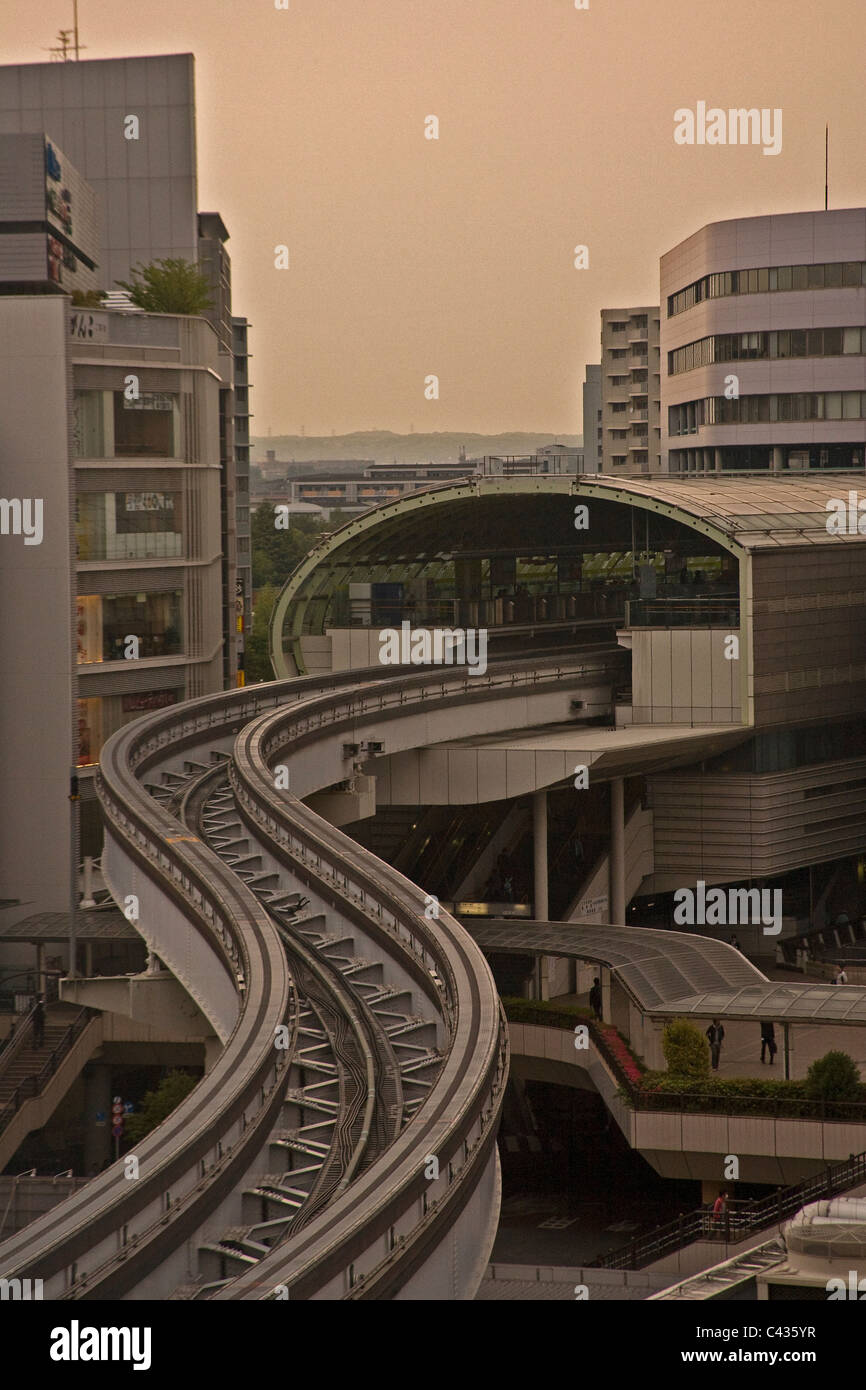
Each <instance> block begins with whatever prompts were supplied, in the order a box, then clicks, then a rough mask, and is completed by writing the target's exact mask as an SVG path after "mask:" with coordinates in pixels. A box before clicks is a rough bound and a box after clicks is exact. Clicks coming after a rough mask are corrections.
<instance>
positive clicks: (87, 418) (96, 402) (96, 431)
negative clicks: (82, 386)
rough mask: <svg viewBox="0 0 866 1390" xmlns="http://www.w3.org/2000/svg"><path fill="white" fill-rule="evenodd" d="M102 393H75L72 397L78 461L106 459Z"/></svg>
mask: <svg viewBox="0 0 866 1390" xmlns="http://www.w3.org/2000/svg"><path fill="white" fill-rule="evenodd" d="M103 419H104V416H103V397H102V392H101V391H75V392H73V396H72V448H73V454H74V456H75V458H77V459H101V458H105V432H104V428H103Z"/></svg>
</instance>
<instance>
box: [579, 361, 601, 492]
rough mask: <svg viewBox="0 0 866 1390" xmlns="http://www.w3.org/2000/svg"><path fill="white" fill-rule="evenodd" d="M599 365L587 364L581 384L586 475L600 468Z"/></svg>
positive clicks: (596, 363)
mask: <svg viewBox="0 0 866 1390" xmlns="http://www.w3.org/2000/svg"><path fill="white" fill-rule="evenodd" d="M601 409H602V406H601V364H600V363H598V362H595V363H587V365H586V368H585V371H584V382H583V457H584V468H585V470H586V472H587V473H598V472H599V470H600V468H601V454H602V439H603V429H602V423H601Z"/></svg>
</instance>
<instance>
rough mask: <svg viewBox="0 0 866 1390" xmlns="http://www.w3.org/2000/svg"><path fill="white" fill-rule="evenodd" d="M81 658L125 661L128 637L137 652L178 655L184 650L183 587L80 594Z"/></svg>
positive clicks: (84, 660) (82, 660)
mask: <svg viewBox="0 0 866 1390" xmlns="http://www.w3.org/2000/svg"><path fill="white" fill-rule="evenodd" d="M77 609H78V623H77V636H78V661H79V663H80V664H81V665H88V664H92V663H96V662H100V661H123V660H124V659H125V653H126V650H127V648H128V645H129V638H131V637H136V638H137V639H138V656H139V657H140V658H145V657H158V656H175V655H177V654H178V653H179V652H180V651H181V619H180V612H181V591H180V590H179V589H176V590H170V591H168V592H166V593H150V594H148V593H140V594H104V595H103V594H80V595H79V596H78V599H77Z"/></svg>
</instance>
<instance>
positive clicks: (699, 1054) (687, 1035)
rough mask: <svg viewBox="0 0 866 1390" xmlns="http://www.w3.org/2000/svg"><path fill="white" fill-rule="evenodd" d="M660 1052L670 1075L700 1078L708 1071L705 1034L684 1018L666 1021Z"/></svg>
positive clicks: (708, 1058) (708, 1053)
mask: <svg viewBox="0 0 866 1390" xmlns="http://www.w3.org/2000/svg"><path fill="white" fill-rule="evenodd" d="M662 1052H663V1053H664V1056H665V1061H666V1062H667V1064H668V1071H669V1072H670V1073H671V1075H672V1076H682V1077H693V1078H700V1077H702V1076H708V1075H709V1071H710V1045H709V1043H708V1041H707V1038H706V1035H705V1034H704V1033H702V1032H701V1030H700V1028H696V1027H695V1025H694V1023H690V1022H689V1021H688V1019H686V1018H675V1019H672V1020H671V1022H670V1023H666V1024H665V1026H664V1031H663V1032H662Z"/></svg>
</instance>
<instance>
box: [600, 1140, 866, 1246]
mask: <svg viewBox="0 0 866 1390" xmlns="http://www.w3.org/2000/svg"><path fill="white" fill-rule="evenodd" d="M864 1181H866V1153H861V1154H857V1155H855V1156H853V1157H851V1158H849V1159H847V1160H846V1161H845V1162H843V1163H834V1164H831V1165H828V1166H827V1168H826V1169H825V1170H824V1172H823V1173H817V1174H816V1175H815V1176H814V1177H811V1178H805V1179H804V1180H803V1181H802V1182H800V1183H797V1184H796V1185H795V1186H791V1187H781V1188H779V1190H778V1191H777V1192H774V1193H772V1194H771V1195H770V1196H769V1197H759V1198H756V1199H755V1200H753V1201H744V1202H739V1201H732V1202H730V1203H728V1206H727V1208H726V1209H725V1210H724V1211H723V1212H721V1213H719V1214H718V1215H717V1214H715V1213H714V1212H713V1210H712V1208H707V1207H700V1208H698V1209H697V1210H695V1211H690V1212H685V1213H683V1215H681V1216H678V1217H677V1218H676V1220H675V1221H669V1222H668V1223H667V1224H666V1225H663V1226H657V1227H656V1228H655V1230H652V1231H647V1232H645V1233H644V1234H643V1235H640V1236H635V1238H634V1239H633V1240H631V1241H629V1242H628V1244H627V1245H622V1246H619V1247H618V1248H617V1249H616V1250H611V1251H609V1252H608V1253H607V1254H605V1255H601V1256H599V1257H598V1258H597V1259H595V1260H593V1261H592V1262H591V1263H590V1264H589V1265H587V1268H588V1269H643V1268H644V1267H645V1266H646V1265H648V1264H653V1263H654V1262H655V1261H656V1260H660V1259H663V1258H664V1257H665V1256H666V1255H670V1254H673V1253H674V1252H675V1251H677V1250H683V1249H684V1248H685V1247H686V1246H687V1245H692V1244H694V1242H695V1241H698V1240H709V1241H718V1242H721V1243H724V1244H726V1245H731V1244H734V1245H739V1244H741V1243H742V1242H743V1241H746V1240H750V1239H751V1238H752V1237H753V1236H757V1235H760V1233H761V1232H762V1231H766V1230H767V1229H768V1227H771V1226H776V1225H781V1223H782V1222H783V1221H784V1220H785V1219H786V1217H789V1216H793V1215H794V1214H795V1212H798V1211H799V1210H800V1208H801V1207H804V1206H806V1205H807V1204H808V1203H809V1202H816V1201H820V1200H823V1199H826V1198H830V1197H834V1196H836V1195H837V1194H838V1193H840V1192H847V1191H849V1190H850V1188H852V1187H857V1186H859V1185H860V1184H861V1183H862V1182H864Z"/></svg>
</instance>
